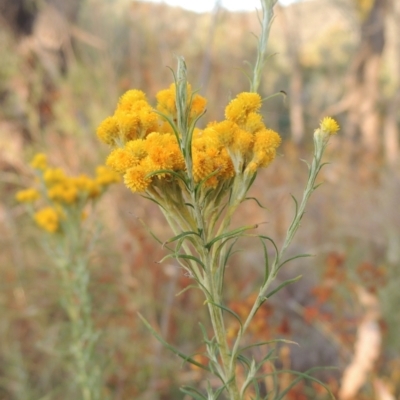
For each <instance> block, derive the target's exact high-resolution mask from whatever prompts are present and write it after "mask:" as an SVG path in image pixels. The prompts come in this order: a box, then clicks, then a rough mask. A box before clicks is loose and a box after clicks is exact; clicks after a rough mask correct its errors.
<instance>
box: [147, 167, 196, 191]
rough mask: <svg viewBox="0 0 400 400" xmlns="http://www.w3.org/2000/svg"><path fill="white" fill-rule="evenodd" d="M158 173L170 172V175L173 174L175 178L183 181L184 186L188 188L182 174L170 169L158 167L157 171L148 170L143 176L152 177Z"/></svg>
mask: <svg viewBox="0 0 400 400" xmlns="http://www.w3.org/2000/svg"><path fill="white" fill-rule="evenodd" d="M160 174H171V175H173V176H175V178H178V179H179V180H181V181H182V182H183V183H184V185H185V187H186V188H187V189H189V186H188V183H187V181H186V179H185V178H184V177H183V176H182V174H180V173H178V172H176V171H174V170H172V169H159V170H157V171H153V172H150V173H149V174H147V175H146V176H145V178H152V177H153V176H156V175H160Z"/></svg>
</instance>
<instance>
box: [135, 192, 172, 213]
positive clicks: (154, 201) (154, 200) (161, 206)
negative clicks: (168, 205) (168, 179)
mask: <svg viewBox="0 0 400 400" xmlns="http://www.w3.org/2000/svg"><path fill="white" fill-rule="evenodd" d="M140 196H141V197H143V198H144V199H147V200H150V201H152V202H153V203H156V204H157V205H158V207H160V208H162V209H163V210H165V207H164V206H163V205H162V204H161V203H160V202H158V201H157V200H156V199H153V198H152V197H150V196H145V195H144V194H141V195H140ZM165 211H166V210H165Z"/></svg>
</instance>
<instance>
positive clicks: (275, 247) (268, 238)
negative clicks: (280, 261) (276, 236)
mask: <svg viewBox="0 0 400 400" xmlns="http://www.w3.org/2000/svg"><path fill="white" fill-rule="evenodd" d="M258 237H259V238H261V239H265V240H268V241H269V242H271V243H272V246H274V250H275V254H279V250H278V246H277V245H276V244H275V242H274V241H273V239H271V238H270V237H269V236H264V235H258Z"/></svg>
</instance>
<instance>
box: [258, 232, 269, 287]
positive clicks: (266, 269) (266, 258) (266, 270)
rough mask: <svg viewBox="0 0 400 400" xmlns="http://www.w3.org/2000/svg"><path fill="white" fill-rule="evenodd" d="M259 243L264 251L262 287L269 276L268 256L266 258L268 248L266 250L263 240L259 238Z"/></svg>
mask: <svg viewBox="0 0 400 400" xmlns="http://www.w3.org/2000/svg"><path fill="white" fill-rule="evenodd" d="M260 241H261V244H262V246H263V251H264V260H265V268H264V271H265V272H264V280H263V283H262V285H261V287H263V286H264V285H265V283H266V282H267V280H268V277H269V258H268V250H267V246H266V245H265V243H264V241H263V240H262V239H261V238H260Z"/></svg>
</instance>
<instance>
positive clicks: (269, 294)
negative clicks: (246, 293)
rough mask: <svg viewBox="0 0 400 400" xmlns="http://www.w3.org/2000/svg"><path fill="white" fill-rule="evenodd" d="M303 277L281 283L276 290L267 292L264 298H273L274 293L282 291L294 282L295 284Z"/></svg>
mask: <svg viewBox="0 0 400 400" xmlns="http://www.w3.org/2000/svg"><path fill="white" fill-rule="evenodd" d="M302 277H303V275H299V276H297V277H296V278H293V279H288V280H287V281H285V282H283V283H281V284H280V285H279V286H278V287H277V288H276V289H274V290H272V291H271V292H269V293H268V294H267V295H266V296H265V297H266V298H267V299H269V298H270V297H271V296H273V295H274V294H275V293H277V292H279V291H280V290H281V289H283V288H284V287H285V286H287V285H290V284H292V283H294V282H297V281H298V280H299V279H301V278H302Z"/></svg>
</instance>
